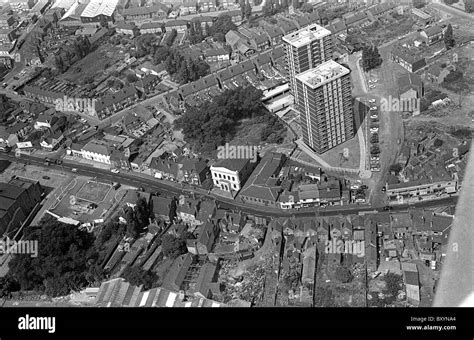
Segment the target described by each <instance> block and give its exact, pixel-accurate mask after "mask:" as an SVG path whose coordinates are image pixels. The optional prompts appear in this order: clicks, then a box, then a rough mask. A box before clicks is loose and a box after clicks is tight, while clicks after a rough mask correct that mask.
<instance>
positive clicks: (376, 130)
mask: <svg viewBox="0 0 474 340" xmlns="http://www.w3.org/2000/svg"><path fill="white" fill-rule="evenodd" d="M370 132H379V128H378V127H373V128H370Z"/></svg>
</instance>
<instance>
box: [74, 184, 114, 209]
mask: <svg viewBox="0 0 474 340" xmlns="http://www.w3.org/2000/svg"><path fill="white" fill-rule="evenodd" d="M110 189H111V185H109V184H105V183H99V182H87V183H85V184H84V185H83V186H82V188H81V189H79V191H78V192H77V194H76V197H77V198H79V199H81V200H84V201H87V202H92V203H96V204H99V203H100V202H102V201H104V199H105V197H106V196H107V194H108V192H109V190H110Z"/></svg>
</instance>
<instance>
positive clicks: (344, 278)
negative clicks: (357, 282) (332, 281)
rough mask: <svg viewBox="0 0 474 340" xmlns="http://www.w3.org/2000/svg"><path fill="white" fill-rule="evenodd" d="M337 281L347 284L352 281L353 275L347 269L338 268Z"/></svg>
mask: <svg viewBox="0 0 474 340" xmlns="http://www.w3.org/2000/svg"><path fill="white" fill-rule="evenodd" d="M335 276H336V280H338V281H340V282H342V283H347V282H351V281H352V273H351V271H350V270H349V268H347V267H343V266H339V267H337V268H336V273H335Z"/></svg>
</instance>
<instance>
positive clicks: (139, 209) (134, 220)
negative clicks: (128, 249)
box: [124, 197, 151, 238]
mask: <svg viewBox="0 0 474 340" xmlns="http://www.w3.org/2000/svg"><path fill="white" fill-rule="evenodd" d="M150 213H151V212H150V206H149V205H148V203H147V201H146V199H145V198H143V197H140V198H139V199H138V200H137V204H136V205H135V207H134V208H131V207H126V208H125V216H124V218H125V220H126V221H127V236H130V237H133V238H137V236H138V235H139V234H141V233H142V232H143V230H144V229H145V228H146V227H147V226H148V224H149V223H150Z"/></svg>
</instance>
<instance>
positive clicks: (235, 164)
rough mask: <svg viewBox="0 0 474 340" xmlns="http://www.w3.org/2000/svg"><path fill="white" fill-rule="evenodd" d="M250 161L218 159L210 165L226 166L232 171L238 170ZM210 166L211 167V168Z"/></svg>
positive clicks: (215, 166) (216, 166)
mask: <svg viewBox="0 0 474 340" xmlns="http://www.w3.org/2000/svg"><path fill="white" fill-rule="evenodd" d="M249 162H250V159H245V158H241V159H227V158H226V159H219V160H218V161H217V162H216V163H215V164H214V165H212V167H214V168H226V169H229V170H232V171H237V172H240V171H242V170H243V168H244V167H245V166H246V165H247V164H248V163H249ZM212 167H211V168H212Z"/></svg>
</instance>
